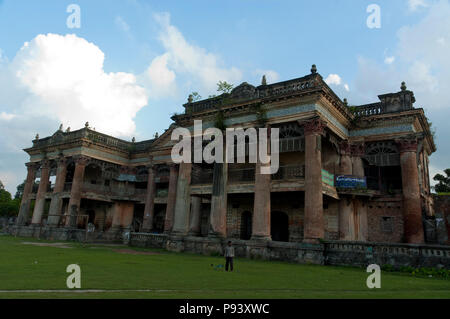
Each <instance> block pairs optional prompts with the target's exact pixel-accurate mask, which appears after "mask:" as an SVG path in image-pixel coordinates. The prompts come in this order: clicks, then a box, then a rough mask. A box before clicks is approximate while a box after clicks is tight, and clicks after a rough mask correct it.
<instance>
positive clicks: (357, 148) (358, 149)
mask: <svg viewBox="0 0 450 319" xmlns="http://www.w3.org/2000/svg"><path fill="white" fill-rule="evenodd" d="M350 149H351V154H352V156H355V157H362V156H364V155H366V145H365V143H364V142H358V143H352V144H350Z"/></svg>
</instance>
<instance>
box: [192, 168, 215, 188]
mask: <svg viewBox="0 0 450 319" xmlns="http://www.w3.org/2000/svg"><path fill="white" fill-rule="evenodd" d="M213 175H214V172H213V170H212V169H202V170H200V169H196V170H192V177H191V184H192V185H201V184H212V182H213Z"/></svg>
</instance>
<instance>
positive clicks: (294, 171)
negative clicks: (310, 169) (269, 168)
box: [272, 165, 305, 181]
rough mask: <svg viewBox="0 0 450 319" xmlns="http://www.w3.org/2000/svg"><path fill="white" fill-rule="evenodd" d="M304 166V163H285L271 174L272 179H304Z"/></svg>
mask: <svg viewBox="0 0 450 319" xmlns="http://www.w3.org/2000/svg"><path fill="white" fill-rule="evenodd" d="M304 178H305V166H304V165H286V166H280V168H279V169H278V172H277V173H276V174H274V175H272V180H273V181H281V180H289V179H304Z"/></svg>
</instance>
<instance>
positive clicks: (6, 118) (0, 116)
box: [0, 112, 16, 121]
mask: <svg viewBox="0 0 450 319" xmlns="http://www.w3.org/2000/svg"><path fill="white" fill-rule="evenodd" d="M15 117H16V115H15V114H11V113H6V112H1V113H0V120H3V121H11V120H12V119H13V118H15Z"/></svg>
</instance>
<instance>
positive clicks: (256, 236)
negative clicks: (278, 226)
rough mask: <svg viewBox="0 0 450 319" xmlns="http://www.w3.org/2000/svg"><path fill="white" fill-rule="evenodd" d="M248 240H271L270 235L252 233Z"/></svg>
mask: <svg viewBox="0 0 450 319" xmlns="http://www.w3.org/2000/svg"><path fill="white" fill-rule="evenodd" d="M250 240H254V241H272V236H261V235H252V237H251V238H250Z"/></svg>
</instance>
